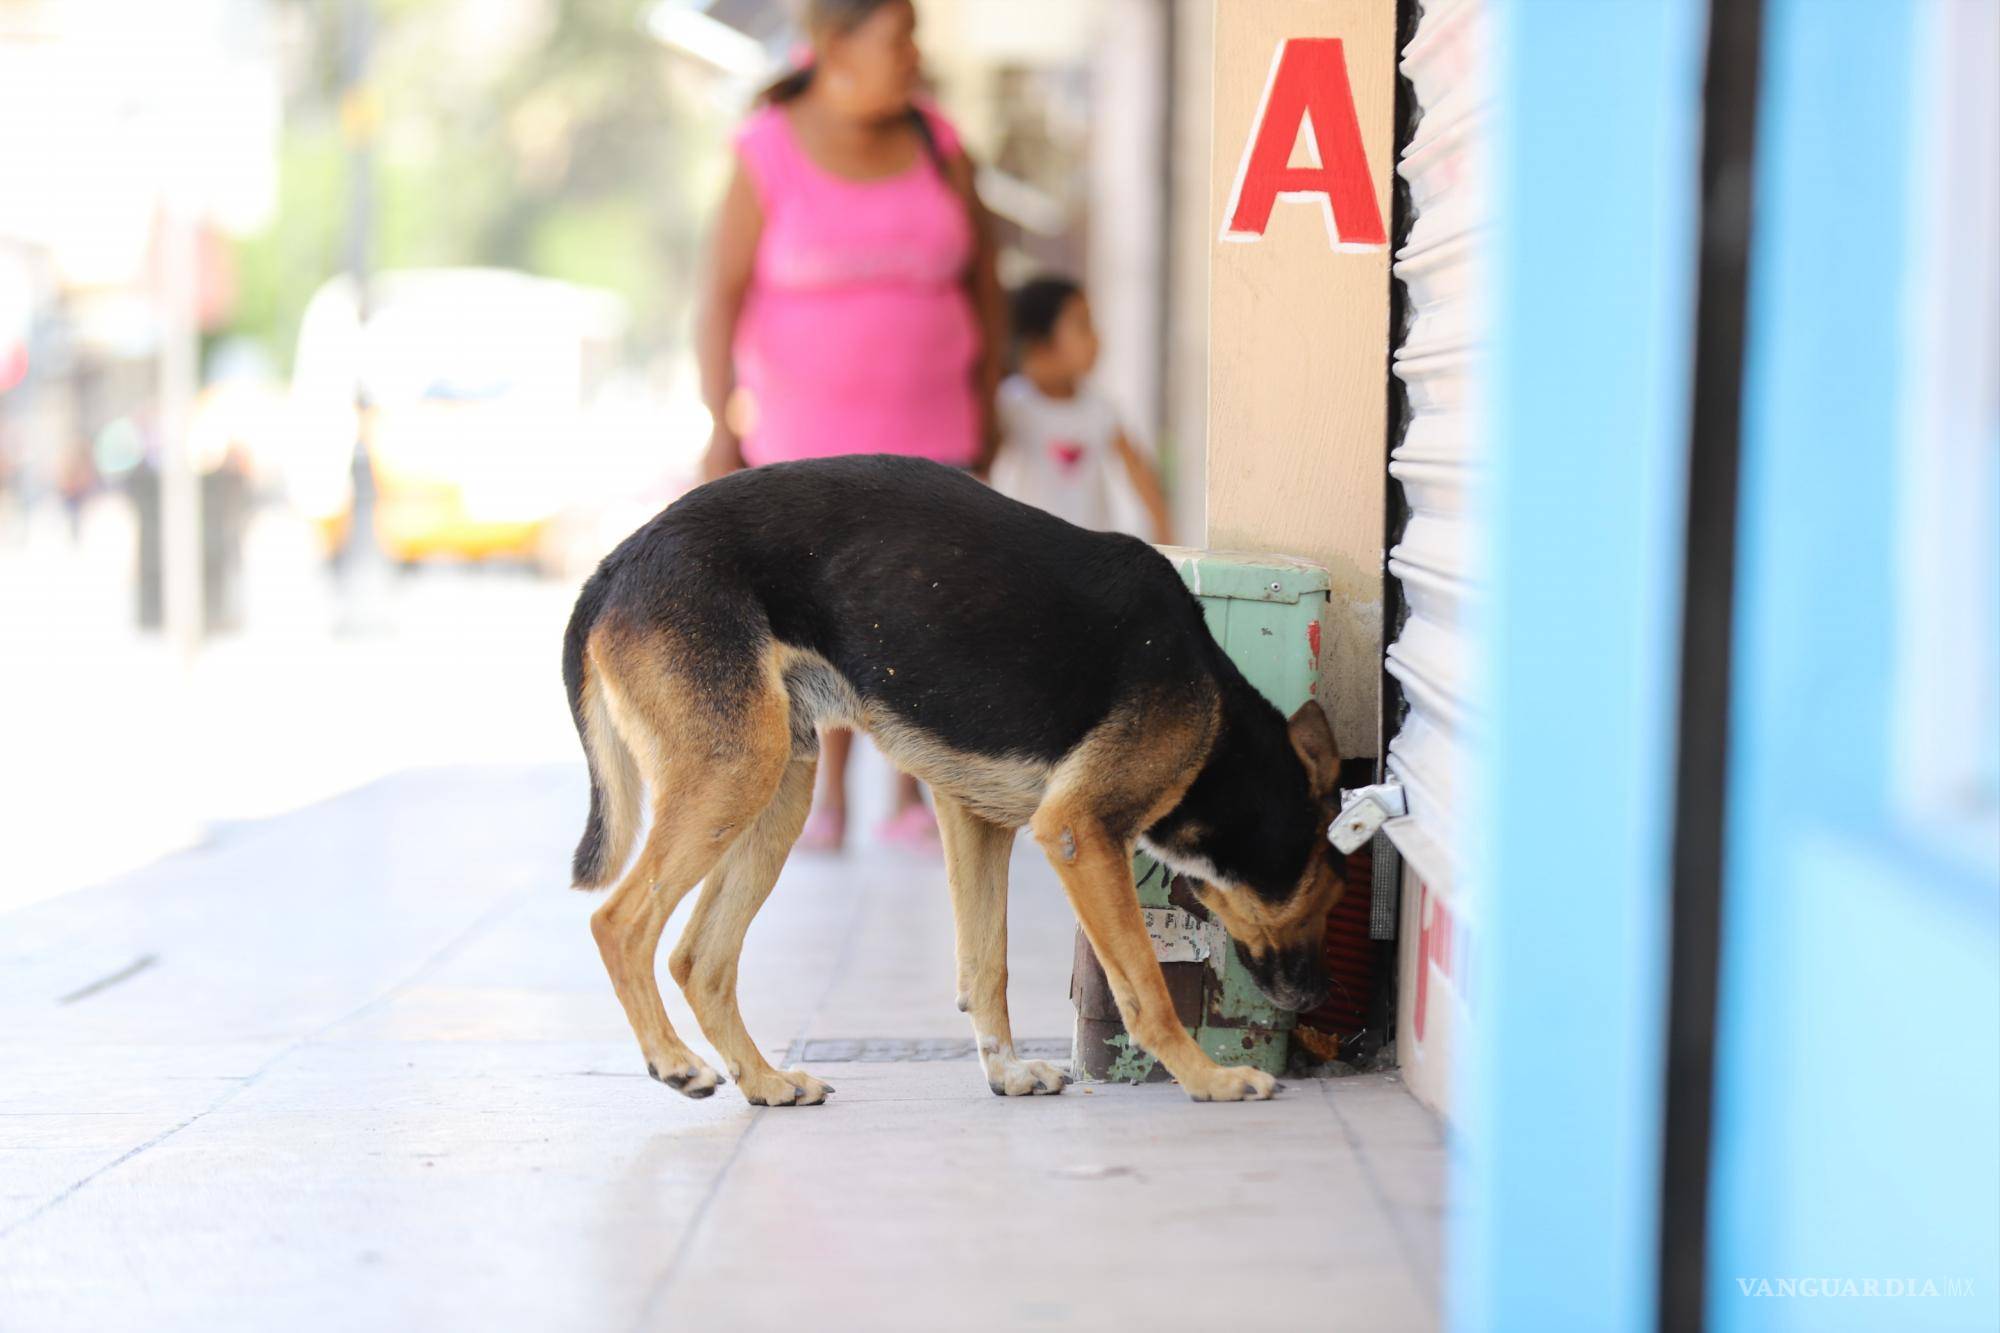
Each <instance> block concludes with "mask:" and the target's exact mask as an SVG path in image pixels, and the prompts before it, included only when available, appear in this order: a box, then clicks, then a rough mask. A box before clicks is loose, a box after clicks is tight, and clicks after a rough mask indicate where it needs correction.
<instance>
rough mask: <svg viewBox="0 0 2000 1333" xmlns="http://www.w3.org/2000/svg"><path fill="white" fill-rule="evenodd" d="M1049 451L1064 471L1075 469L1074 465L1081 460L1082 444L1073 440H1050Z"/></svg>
mask: <svg viewBox="0 0 2000 1333" xmlns="http://www.w3.org/2000/svg"><path fill="white" fill-rule="evenodd" d="M1049 452H1050V453H1051V454H1053V455H1055V460H1056V462H1057V463H1058V464H1060V465H1061V467H1062V470H1063V471H1065V472H1074V471H1076V465H1077V464H1078V463H1081V462H1082V461H1083V446H1082V445H1080V444H1078V443H1077V442H1076V441H1074V440H1050V441H1049Z"/></svg>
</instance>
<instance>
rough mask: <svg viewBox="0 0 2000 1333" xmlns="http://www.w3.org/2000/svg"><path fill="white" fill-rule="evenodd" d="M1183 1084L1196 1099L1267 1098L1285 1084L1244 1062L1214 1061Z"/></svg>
mask: <svg viewBox="0 0 2000 1333" xmlns="http://www.w3.org/2000/svg"><path fill="white" fill-rule="evenodd" d="M1183 1086H1185V1087H1186V1088H1187V1095H1188V1096H1190V1097H1192V1098H1194V1100H1196V1101H1198V1102H1268V1101H1270V1100H1271V1098H1272V1097H1274V1096H1276V1095H1277V1094H1278V1093H1280V1092H1282V1091H1284V1088H1285V1085H1284V1084H1282V1083H1280V1082H1278V1080H1277V1079H1275V1078H1272V1077H1271V1076H1270V1075H1269V1074H1267V1073H1265V1072H1264V1071H1263V1070H1261V1069H1252V1068H1250V1067H1249V1066H1248V1065H1217V1066H1216V1067H1215V1068H1213V1069H1211V1070H1209V1071H1208V1072H1207V1073H1206V1074H1205V1075H1203V1076H1202V1077H1200V1078H1198V1079H1196V1080H1195V1081H1193V1082H1191V1083H1187V1084H1184V1085H1183Z"/></svg>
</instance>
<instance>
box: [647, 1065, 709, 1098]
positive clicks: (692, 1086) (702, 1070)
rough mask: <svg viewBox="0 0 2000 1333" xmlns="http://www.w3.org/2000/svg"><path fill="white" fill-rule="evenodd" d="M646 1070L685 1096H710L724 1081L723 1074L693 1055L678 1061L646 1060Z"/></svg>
mask: <svg viewBox="0 0 2000 1333" xmlns="http://www.w3.org/2000/svg"><path fill="white" fill-rule="evenodd" d="M646 1072H647V1073H648V1074H651V1075H652V1076H653V1077H654V1078H656V1079H658V1080H659V1081H660V1082H662V1083H664V1084H666V1085H667V1086H668V1087H670V1088H672V1089H673V1090H674V1091H675V1092H678V1093H680V1094H681V1095H682V1096H684V1097H693V1098H696V1099H700V1098H702V1097H707V1096H710V1095H711V1094H713V1093H714V1092H715V1089H716V1088H717V1086H718V1085H720V1084H721V1082H722V1075H720V1074H718V1073H716V1072H715V1071H714V1070H713V1069H710V1068H709V1067H708V1066H707V1065H705V1064H703V1063H702V1062H701V1061H699V1060H697V1059H695V1058H694V1057H693V1056H691V1055H689V1056H683V1057H682V1058H681V1059H679V1060H677V1061H661V1060H648V1061H646Z"/></svg>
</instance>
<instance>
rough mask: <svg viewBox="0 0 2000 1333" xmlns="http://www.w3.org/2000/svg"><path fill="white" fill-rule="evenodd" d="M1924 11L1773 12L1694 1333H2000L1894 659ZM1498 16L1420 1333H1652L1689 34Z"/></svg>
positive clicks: (1688, 173)
mask: <svg viewBox="0 0 2000 1333" xmlns="http://www.w3.org/2000/svg"><path fill="white" fill-rule="evenodd" d="M1726 2H1727V0H1717V3H1726ZM1937 8H1938V6H1934V5H1926V4H1922V3H1915V2H1914V0H1912V2H1907V3H1906V2H1904V0H1766V3H1765V12H1764V25H1763V28H1764V35H1763V42H1762V46H1763V60H1762V66H1761V70H1762V74H1761V77H1762V85H1761V96H1760V100H1759V113H1758V121H1759V128H1758V149H1757V157H1756V173H1755V174H1756V181H1755V196H1756V201H1757V204H1756V209H1755V213H1754V229H1753V232H1752V256H1751V270H1750V273H1751V276H1750V287H1749V298H1750V299H1749V315H1748V327H1747V348H1746V351H1745V355H1744V361H1743V369H1744V373H1745V382H1744V389H1743V393H1742V402H1741V408H1742V414H1743V416H1742V437H1741V471H1740V480H1741V486H1742V492H1741V506H1740V511H1739V522H1738V523H1737V525H1736V526H1737V533H1738V538H1737V541H1738V560H1737V574H1736V579H1735V588H1736V594H1735V597H1736V612H1735V632H1734V636H1733V637H1734V644H1733V650H1732V654H1731V655H1732V673H1733V674H1732V687H1731V701H1732V704H1731V717H1732V726H1731V731H1730V738H1729V748H1728V757H1727V779H1726V793H1727V802H1726V807H1725V808H1726V820H1725V823H1724V835H1725V840H1724V848H1725V859H1724V872H1723V875H1722V902H1723V913H1722V917H1721V988H1720V995H1719V1004H1718V1008H1717V1012H1716V1017H1715V1028H1716V1042H1715V1070H1714V1078H1715V1083H1714V1089H1713V1096H1712V1099H1711V1103H1710V1104H1711V1105H1712V1107H1713V1112H1714V1121H1713V1131H1712V1134H1713V1137H1712V1142H1711V1147H1710V1159H1709V1160H1710V1192H1709V1199H1708V1208H1707V1214H1706V1216H1707V1219H1708V1221H1707V1234H1706V1237H1705V1239H1704V1243H1705V1246H1706V1255H1707V1262H1706V1272H1707V1290H1708V1298H1707V1302H1706V1310H1705V1315H1706V1322H1707V1324H1708V1325H1709V1326H1710V1327H1712V1328H1715V1329H1728V1330H1735V1329H1743V1330H1750V1329H1756V1330H1764V1329H1786V1328H1802V1329H1803V1328H1813V1329H1819V1328H1836V1329H1846V1328H1853V1329H1871V1330H1875V1329H1890V1328H1894V1329H1899V1330H1900V1329H1921V1328H1993V1327H1995V1326H1996V1324H2000V1304H1996V1301H2000V847H1993V848H1986V849H1985V850H1984V851H1983V852H1982V851H1981V849H1980V845H1979V839H1978V838H1977V837H1974V838H1973V839H1970V840H1965V839H1959V840H1956V841H1947V840H1943V839H1940V838H1938V837H1935V836H1932V835H1931V834H1929V833H1928V832H1927V831H1926V824H1925V821H1924V819H1922V818H1921V817H1920V816H1921V812H1918V814H1917V815H1915V816H1913V814H1912V812H1911V811H1909V810H1907V809H1905V808H1902V806H1901V804H1900V802H1901V800H1902V797H1901V795H1900V793H1899V792H1898V791H1897V790H1896V785H1895V783H1894V781H1893V780H1892V778H1891V777H1890V774H1891V772H1892V771H1893V769H1894V767H1895V765H1894V763H1893V759H1894V751H1895V748H1896V740H1897V737H1896V734H1895V728H1896V725H1897V724H1896V722H1895V719H1896V717H1897V716H1898V711H1897V707H1896V700H1897V692H1898V691H1899V690H1907V689H1909V688H1911V686H1910V685H1909V683H1908V680H1907V673H1906V672H1905V673H1904V674H1903V675H1899V674H1898V663H1897V661H1896V660H1895V653H1896V634H1895V631H1894V627H1895V626H1896V625H1897V624H1898V623H1899V615H1900V613H1901V612H1902V611H1903V610H1904V609H1905V608H1904V607H1903V605H1902V602H1903V600H1904V599H1906V598H1907V597H1908V588H1907V586H1906V585H1904V584H1902V583H1899V581H1898V578H1897V576H1896V569H1897V567H1898V552H1899V550H1900V549H1901V546H1902V544H1903V543H1905V542H1906V541H1907V540H1908V536H1909V534H1908V533H1907V532H1906V531H1899V530H1898V518H1897V514H1898V508H1897V504H1896V500H1895V497H1896V496H1897V494H1898V491H1899V487H1900V486H1902V485H1903V484H1904V483H1905V482H1906V480H1907V479H1906V477H1904V475H1903V472H1904V470H1905V469H1906V468H1907V467H1908V458H1907V450H1906V449H1905V447H1904V446H1905V444H1906V443H1907V441H1906V440H1905V439H1904V438H1903V432H1904V430H1905V429H1906V422H1907V419H1908V418H1907V415H1906V411H1905V409H1906V406H1907V399H1908V394H1909V392H1910V389H1911V384H1912V377H1913V367H1912V358H1911V348H1912V346H1913V333H1914V330H1913V328H1912V326H1911V319H1912V309H1913V303H1912V301H1911V300H1910V284H1911V269H1912V260H1913V251H1914V249H1915V247H1916V246H1917V244H1918V240H1917V237H1916V235H1915V233H1914V232H1913V231H1912V228H1911V218H1910V208H1911V205H1910V202H1909V201H1911V200H1912V199H1913V198H1917V197H1919V196H1920V195H1921V192H1920V191H1915V190H1913V189H1912V183H1913V163H1915V162H1916V161H1918V159H1919V158H1920V156H1921V154H1920V151H1919V150H1920V148H1921V147H1922V143H1921V139H1922V134H1923V129H1922V126H1921V125H1920V123H1919V121H1918V119H1917V117H1916V115H1915V112H1914V109H1913V108H1914V106H1915V105H1916V101H1917V94H1918V93H1919V92H1920V91H1921V83H1922V80H1923V77H1924V75H1923V73H1922V71H1923V65H1922V63H1921V62H1922V59H1923V48H1922V46H1921V43H1920V40H1919V37H1920V34H1921V32H1922V30H1923V26H1924V24H1925V22H1927V21H1928V19H1929V18H1931V17H1933V16H1934V14H1935V11H1936V9H1937ZM1493 18H1494V22H1493V30H1494V33H1495V50H1494V52H1493V57H1494V69H1495V83H1494V93H1493V123H1494V127H1495V131H1494V137H1495V157H1494V161H1493V163H1492V169H1493V179H1494V190H1495V198H1494V207H1495V225H1494V228H1493V231H1492V235H1491V241H1490V247H1489V253H1490V254H1491V256H1492V275H1491V289H1490V310H1491V318H1490V320H1489V332H1490V346H1491V356H1490V360H1489V366H1490V379H1489V382H1488V384H1487V386H1486V387H1487V403H1488V409H1489V410H1488V420H1489V422H1490V430H1491V435H1490V450H1489V454H1490V456H1491V458H1492V460H1493V462H1492V466H1491V472H1490V476H1489V478H1488V482H1487V485H1488V491H1487V496H1486V502H1485V507H1486V516H1487V522H1488V531H1489V546H1488V549H1487V551H1486V553H1485V555H1486V563H1485V568H1486V570H1487V573H1488V580H1489V587H1490V589H1491V598H1490V602H1489V608H1488V612H1489V620H1488V622H1487V623H1486V625H1485V626H1484V627H1483V634H1482V638H1483V642H1484V645H1485V650H1484V654H1483V662H1484V677H1483V692H1484V694H1483V697H1484V700H1485V705H1486V707H1485V710H1484V714H1485V728H1486V735H1485V744H1484V745H1483V747H1482V750H1481V755H1482V758H1481V764H1482V767H1481V769H1480V771H1479V772H1478V773H1476V774H1475V775H1474V790H1475V792H1476V793H1477V802H1478V803H1477V806H1476V809H1475V811H1474V813H1475V817H1476V820H1477V832H1476V834H1475V844H1474V846H1473V848H1472V849H1471V852H1472V855H1471V864H1472V865H1473V866H1474V867H1475V868H1476V875H1475V879H1476V882H1477V888H1476V890H1475V893H1476V897H1475V900H1474V902H1473V905H1472V909H1471V911H1472V915H1473V917H1474V920H1475V923H1476V928H1477V929H1478V930H1479V931H1480V932H1481V935H1482V946H1481V954H1480V966H1479V969H1478V970H1477V972H1476V974H1475V976H1474V978H1473V981H1472V985H1473V1009H1474V1011H1475V1012H1477V1013H1478V1014H1479V1015H1480V1021H1479V1031H1478V1035H1477V1039H1476V1040H1475V1041H1473V1042H1471V1043H1469V1045H1470V1049H1469V1050H1468V1051H1467V1052H1465V1054H1464V1057H1463V1063H1462V1065H1461V1068H1460V1071H1459V1078H1460V1085H1459V1092H1458V1095H1457V1097H1456V1101H1457V1104H1458V1106H1459V1108H1460V1111H1459V1118H1458V1124H1459V1128H1460V1131H1461V1132H1460V1135H1459V1137H1458V1139H1457V1156H1456V1160H1455V1175H1454V1198H1455V1212H1454V1219H1453V1223H1452V1233H1451V1239H1452V1246H1453V1248H1452V1255H1451V1266H1450V1291H1449V1302H1448V1304H1449V1310H1450V1319H1451V1323H1452V1325H1453V1326H1454V1327H1455V1328H1460V1329H1479V1330H1483V1329H1500V1330H1514V1329H1519V1330H1524V1331H1532V1333H1562V1331H1563V1330H1571V1329H1575V1330H1590V1331H1591V1333H1596V1331H1597V1330H1625V1329H1631V1330H1644V1329H1652V1328H1655V1327H1657V1326H1658V1321H1659V1313H1658V1309H1659V1307H1658V1298H1659V1278H1660V1273H1659V1261H1658V1254H1659V1252H1660V1244H1661V1233H1660V1210H1661V1189H1660V1182H1661V1174H1660V1173H1661V1142H1662V1133H1663V1129H1664V1125H1663V1115H1662V1105H1663V1101H1664V1094H1665V1089H1664V1081H1663V1071H1664V1041H1665V1035H1666V1012H1667V998H1668V996H1667V986H1668V939H1669V923H1670V919H1671V911H1672V902H1671V895H1670V891H1669V890H1670V863H1671V850H1672V849H1671V840H1672V837H1673V832H1674V814H1675V811H1674V783H1675V777H1676V754H1675V744H1674V739H1675V737H1674V727H1675V699H1676V688H1677V684H1678V654H1679V648H1680V643H1679V636H1680V632H1681V616H1680V597H1681V584H1680V575H1681V571H1682V569H1683V562H1684V558H1685V555H1686V551H1685V549H1684V528H1683V520H1684V514H1685V504H1684V502H1685V498H1686V497H1685V494H1684V486H1685V478H1686V474H1687V464H1688V440H1689V431H1690V420H1689V403H1690V400H1691V394H1692V387H1693V386H1692V342H1693V330H1694V309H1693V296H1694V292H1695V289H1696V261H1697V256H1698V241H1699V234H1700V227H1699V213H1698V210H1699V206H1700V203H1701V200H1700V161H1699V147H1700V145H1699V137H1700V127H1701V117H1702V105H1703V75H1704V69H1703V54H1704V52H1703V41H1704V35H1705V31H1706V25H1707V18H1708V6H1707V4H1705V3H1698V2H1697V0H1497V2H1496V4H1495V5H1494V14H1493ZM1987 426H1988V427H1989V428H1990V426H1991V423H1987ZM1996 446H2000V440H1996ZM1988 512H1989V514H1990V513H1991V511H1990V510H1989V511H1988ZM1975 535H1976V539H1977V541H1978V546H1977V547H1976V549H1972V550H1968V552H1967V557H1968V559H1973V560H1977V559H1990V560H1994V561H2000V550H1996V549H1995V548H1994V546H1993V543H1994V541H1995V540H1996V538H1995V534H1994V530H1993V528H1992V527H1991V526H1990V525H1989V526H1987V527H1986V528H1985V529H1984V530H1983V531H1981V532H1979V533H1977V534H1975ZM1986 586H1988V587H1991V584H1990V583H1989V584H1987V585H1986ZM1977 651H1979V652H1981V653H1983V654H1984V656H1985V659H1986V662H1987V665H1988V666H1989V667H1990V669H1991V670H1992V671H1993V672H1995V673H2000V660H1995V659H1996V658H2000V653H1995V652H1994V650H1993V648H1992V646H1991V644H1990V642H1987V643H1982V644H1979V645H1977ZM1994 743H1995V745H1996V746H2000V737H1996V738H1995V739H1994ZM1968 848H1969V849H1970V850H1968ZM1849 1280H1852V1281H1853V1282H1854V1283H1855V1287H1854V1289H1853V1291H1852V1293H1851V1294H1850V1293H1849V1292H1848V1290H1847V1289H1846V1288H1845V1287H1844V1285H1843V1284H1844V1283H1845V1282H1847V1281H1849ZM1870 1280H1873V1282H1874V1284H1875V1285H1874V1287H1873V1288H1872V1292H1873V1294H1872V1295H1871V1294H1870V1291H1871V1289H1870V1288H1868V1287H1867V1286H1865V1284H1866V1283H1868V1282H1869V1281H1870ZM1785 1281H1789V1282H1790V1284H1791V1285H1790V1287H1789V1288H1787V1287H1784V1286H1781V1285H1779V1284H1781V1283H1783V1282H1785ZM1891 1281H1894V1282H1895V1283H1897V1284H1907V1289H1905V1285H1899V1286H1897V1287H1891V1286H1890V1285H1889V1284H1890V1283H1891ZM1767 1283H1768V1284H1769V1285H1768V1286H1767V1285H1764V1284H1767ZM1802 1283H1810V1285H1809V1286H1802V1285H1801V1284H1802ZM1829 1283H1830V1284H1831V1287H1830V1288H1829V1285H1828V1284H1829ZM1926 1284H1928V1285H1926ZM1676 1333H1678V1331H1676Z"/></svg>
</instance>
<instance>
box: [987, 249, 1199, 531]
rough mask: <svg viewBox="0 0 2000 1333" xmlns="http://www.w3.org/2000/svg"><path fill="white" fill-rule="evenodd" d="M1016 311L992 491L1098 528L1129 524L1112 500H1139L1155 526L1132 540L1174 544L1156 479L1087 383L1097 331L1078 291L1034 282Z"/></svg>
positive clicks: (1056, 282)
mask: <svg viewBox="0 0 2000 1333" xmlns="http://www.w3.org/2000/svg"><path fill="white" fill-rule="evenodd" d="M1013 315H1014V338H1015V344H1016V347H1017V348H1018V350H1019V357H1020V371H1019V373H1017V374H1015V375H1013V376H1010V377H1009V378H1008V380H1007V382H1006V383H1005V384H1002V385H1001V386H1000V403H999V406H1000V429H1001V444H1000V454H999V457H998V458H997V459H996V460H995V461H994V464H993V485H994V486H995V487H996V488H997V489H999V490H1000V491H1001V492H1003V493H1004V494H1007V495H1010V496H1012V497H1014V498H1015V499H1016V500H1022V501H1025V502H1026V503H1028V504H1031V505H1035V506H1038V507H1039V508H1042V509H1046V510H1048V511H1049V512H1050V513H1052V514H1054V515H1056V516H1057V517H1058V518H1066V519H1068V520H1069V521H1070V522H1072V523H1075V524H1077V525H1078V526H1079V527H1085V528H1095V529H1099V530H1109V529H1113V528H1118V527H1132V526H1135V525H1133V524H1132V523H1131V522H1130V521H1129V520H1128V521H1126V522H1124V523H1121V522H1120V521H1119V510H1120V508H1121V506H1120V505H1119V504H1118V500H1119V498H1121V495H1124V494H1130V495H1136V497H1137V498H1138V500H1139V503H1140V505H1141V506H1142V507H1143V508H1144V510H1145V513H1146V516H1147V518H1148V519H1149V520H1150V524H1151V528H1152V531H1150V532H1140V533H1138V534H1137V535H1139V536H1144V537H1150V538H1151V539H1152V540H1154V541H1157V542H1171V541H1172V540H1173V536H1172V533H1171V531H1170V527H1169V524H1168V520H1167V502H1166V496H1165V494H1164V493H1163V492H1162V491H1161V489H1160V479H1159V476H1158V474H1157V473H1155V472H1154V470H1153V465H1152V463H1151V462H1150V461H1148V459H1147V458H1146V456H1145V455H1144V454H1142V453H1140V452H1139V449H1138V447H1137V446H1136V445H1134V444H1133V443H1132V441H1131V440H1130V439H1129V438H1128V437H1127V436H1126V434H1125V432H1124V430H1123V428H1122V427H1120V426H1119V424H1118V413H1117V411H1116V409H1114V408H1113V407H1112V406H1111V403H1110V401H1109V400H1108V399H1106V398H1104V397H1103V396H1102V395H1101V394H1099V393H1097V392H1096V391H1095V390H1094V389H1093V388H1091V387H1090V385H1089V383H1088V378H1089V375H1090V372H1091V370H1092V368H1093V367H1095V366H1096V364H1097V331H1096V329H1095V328H1093V327H1092V325H1091V320H1090V302H1089V301H1088V300H1087V299H1086V298H1085V296H1084V293H1083V289H1082V288H1081V287H1080V286H1078V285H1077V284H1076V283H1074V282H1072V281H1070V280H1069V279H1068V278H1058V277H1043V278H1037V279H1035V280H1034V281H1033V282H1030V283H1028V284H1027V285H1026V286H1024V287H1022V288H1021V289H1020V290H1019V291H1018V292H1016V293H1015V294H1014V300H1013ZM1122 507H1123V508H1125V509H1128V510H1129V508H1130V506H1129V505H1127V506H1122Z"/></svg>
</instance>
